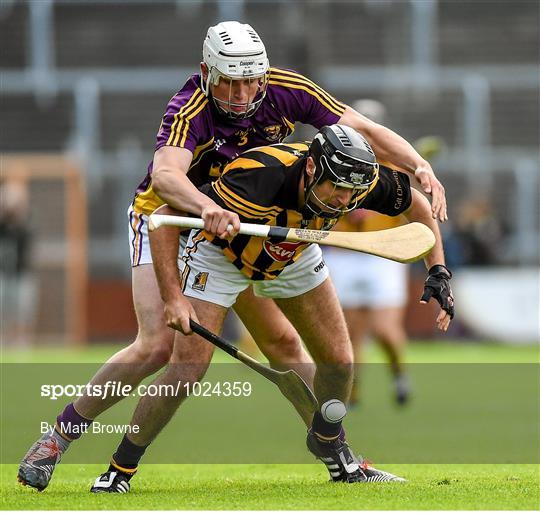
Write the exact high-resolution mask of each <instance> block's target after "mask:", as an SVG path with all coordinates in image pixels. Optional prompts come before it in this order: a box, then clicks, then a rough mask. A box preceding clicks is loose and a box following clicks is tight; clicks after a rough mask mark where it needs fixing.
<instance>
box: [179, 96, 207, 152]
mask: <svg viewBox="0 0 540 513" xmlns="http://www.w3.org/2000/svg"><path fill="white" fill-rule="evenodd" d="M207 103H208V98H206V97H205V98H204V101H203V102H202V103H201V105H200V106H199V107H198V108H197V110H196V111H195V112H193V113H192V114H190V115H189V116H187V117H186V120H185V125H184V135H183V136H182V140H181V141H180V146H182V147H183V146H184V144H185V142H186V139H187V134H188V128H189V120H190V119H192V118H194V117H195V116H196V115H197V114H198V113H199V112H201V110H203V109H204V108H205V107H206V104H207Z"/></svg>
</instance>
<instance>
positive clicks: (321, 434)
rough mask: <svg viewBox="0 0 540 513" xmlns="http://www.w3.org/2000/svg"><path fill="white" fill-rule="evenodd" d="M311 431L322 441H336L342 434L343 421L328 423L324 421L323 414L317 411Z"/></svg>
mask: <svg viewBox="0 0 540 513" xmlns="http://www.w3.org/2000/svg"><path fill="white" fill-rule="evenodd" d="M311 429H312V431H313V433H314V434H315V435H316V436H317V438H319V439H320V440H321V441H331V440H334V439H336V438H337V437H338V436H339V434H340V433H341V421H339V422H328V421H327V420H325V419H324V417H323V416H322V414H321V412H319V411H317V412H315V415H313V422H312V423H311Z"/></svg>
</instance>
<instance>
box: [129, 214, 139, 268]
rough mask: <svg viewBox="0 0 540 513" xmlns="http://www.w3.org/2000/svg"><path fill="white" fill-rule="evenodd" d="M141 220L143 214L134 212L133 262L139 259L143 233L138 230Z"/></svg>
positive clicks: (132, 227)
mask: <svg viewBox="0 0 540 513" xmlns="http://www.w3.org/2000/svg"><path fill="white" fill-rule="evenodd" d="M140 222H141V216H140V215H139V214H137V213H136V212H133V223H132V225H131V229H132V230H133V231H134V232H135V239H134V241H133V262H134V263H137V262H138V261H139V239H140V237H141V234H140V233H139V232H138V228H139V224H140Z"/></svg>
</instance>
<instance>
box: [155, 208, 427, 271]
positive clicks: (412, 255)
mask: <svg viewBox="0 0 540 513" xmlns="http://www.w3.org/2000/svg"><path fill="white" fill-rule="evenodd" d="M164 225H165V226H180V227H183V228H196V229H204V221H203V220H202V219H198V218H196V217H181V216H172V215H162V214H152V215H151V216H150V222H149V225H148V226H149V228H150V230H151V231H152V230H156V229H157V228H159V227H160V226H164ZM239 233H240V234H242V235H252V236H255V237H281V238H282V239H283V240H287V241H290V242H314V243H316V244H322V245H326V246H335V247H338V248H344V249H352V250H353V251H361V252H362V253H369V254H370V255H375V256H379V257H383V258H387V259H389V260H394V261H396V262H401V263H408V262H415V261H416V260H420V259H421V258H422V257H424V256H425V255H427V254H428V253H429V252H430V251H431V248H433V246H434V244H435V235H434V234H433V232H432V231H431V230H430V229H429V228H428V227H427V226H426V225H424V224H422V223H409V224H406V225H404V226H399V227H397V228H390V229H389V230H379V231H375V232H334V231H324V230H302V229H299V228H285V227H281V226H267V225H263V224H250V223H240V231H239Z"/></svg>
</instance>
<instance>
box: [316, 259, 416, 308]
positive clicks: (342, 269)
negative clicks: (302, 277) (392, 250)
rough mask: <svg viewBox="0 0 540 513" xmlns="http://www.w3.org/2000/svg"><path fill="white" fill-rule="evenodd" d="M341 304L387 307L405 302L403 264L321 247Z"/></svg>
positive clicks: (405, 269)
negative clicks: (323, 249)
mask: <svg viewBox="0 0 540 513" xmlns="http://www.w3.org/2000/svg"><path fill="white" fill-rule="evenodd" d="M324 259H325V261H326V265H327V266H328V270H329V271H330V276H331V277H332V281H333V283H334V286H335V288H336V291H337V295H338V298H339V302H340V303H341V306H342V308H358V307H367V308H389V307H400V306H404V305H405V304H406V303H407V265H405V264H400V263H398V262H393V261H392V260H386V259H384V258H380V257H376V256H373V255H366V254H365V253H357V252H354V251H347V250H341V249H335V248H329V249H327V250H326V249H325V252H324Z"/></svg>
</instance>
